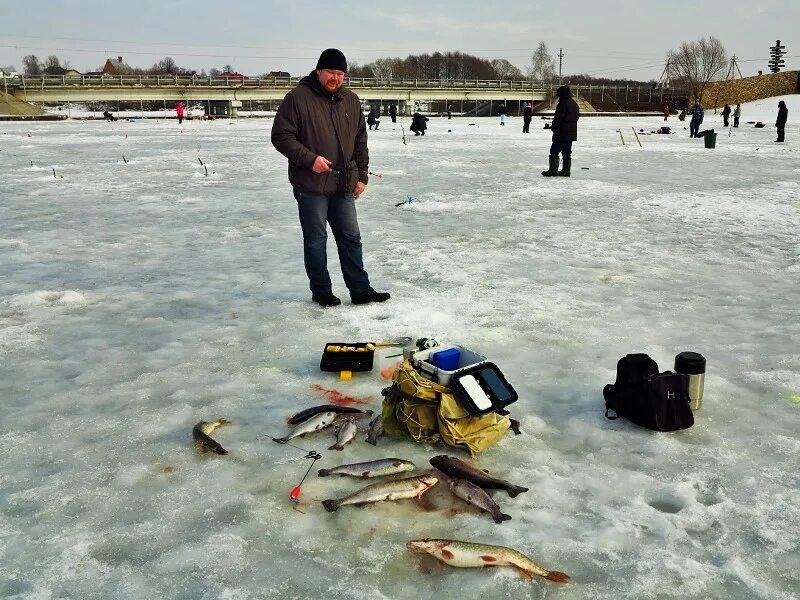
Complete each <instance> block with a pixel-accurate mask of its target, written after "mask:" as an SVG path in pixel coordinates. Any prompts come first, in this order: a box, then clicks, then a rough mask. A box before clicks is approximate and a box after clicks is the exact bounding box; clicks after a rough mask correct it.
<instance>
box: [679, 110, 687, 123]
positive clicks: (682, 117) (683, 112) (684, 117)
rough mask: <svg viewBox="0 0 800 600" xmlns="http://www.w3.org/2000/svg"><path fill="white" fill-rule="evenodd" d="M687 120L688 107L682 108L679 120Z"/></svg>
mask: <svg viewBox="0 0 800 600" xmlns="http://www.w3.org/2000/svg"><path fill="white" fill-rule="evenodd" d="M685 120H686V109H685V108H682V109H681V112H679V113H678V121H685Z"/></svg>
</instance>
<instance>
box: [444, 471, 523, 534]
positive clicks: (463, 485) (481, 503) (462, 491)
mask: <svg viewBox="0 0 800 600" xmlns="http://www.w3.org/2000/svg"><path fill="white" fill-rule="evenodd" d="M450 491H451V492H453V494H455V495H456V496H458V497H459V498H461V499H462V500H463V501H464V502H469V503H470V504H472V505H473V506H477V507H478V508H480V509H481V510H485V511H486V512H488V513H491V514H492V518H493V519H494V522H495V523H502V522H503V521H508V520H509V519H511V515H507V514H505V513H503V511H501V510H500V507H499V506H497V502H495V501H494V500H492V497H491V496H490V495H489V494H487V493H486V492H485V491H484V490H483V489H482V488H479V487H478V486H477V485H475V484H474V483H472V482H471V481H466V480H465V479H457V478H453V479H451V480H450Z"/></svg>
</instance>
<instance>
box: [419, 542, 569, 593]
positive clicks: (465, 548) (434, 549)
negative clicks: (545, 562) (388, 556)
mask: <svg viewBox="0 0 800 600" xmlns="http://www.w3.org/2000/svg"><path fill="white" fill-rule="evenodd" d="M406 548H408V549H409V550H411V551H412V552H418V553H420V554H430V555H432V556H435V557H436V558H438V559H439V560H440V561H442V562H443V563H446V564H448V565H450V566H451V567H514V568H515V569H517V570H518V571H519V572H520V573H522V574H523V575H525V576H526V577H527V578H528V579H533V576H534V575H538V576H539V577H544V578H545V579H547V580H548V581H552V582H554V583H567V582H568V581H569V575H567V574H566V573H562V572H561V571H548V570H547V569H545V568H544V567H541V566H539V565H537V564H536V563H535V562H533V561H532V560H531V559H530V558H528V557H527V556H525V555H524V554H523V553H522V552H519V551H517V550H514V549H513V548H506V547H505V546H490V545H488V544H475V543H472V542H459V541H456V540H430V539H424V540H412V541H410V542H408V543H407V544H406Z"/></svg>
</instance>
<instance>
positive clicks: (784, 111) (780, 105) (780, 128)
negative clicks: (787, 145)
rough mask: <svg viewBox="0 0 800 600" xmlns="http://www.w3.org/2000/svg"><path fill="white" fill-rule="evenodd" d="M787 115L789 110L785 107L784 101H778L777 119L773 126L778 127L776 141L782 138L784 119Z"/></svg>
mask: <svg viewBox="0 0 800 600" xmlns="http://www.w3.org/2000/svg"><path fill="white" fill-rule="evenodd" d="M788 117H789V110H788V109H787V108H786V102H784V101H783V100H781V101H780V102H778V119H777V120H776V121H775V127H777V128H778V139H777V140H775V141H776V142H782V141H783V139H784V129H785V128H786V119H787V118H788Z"/></svg>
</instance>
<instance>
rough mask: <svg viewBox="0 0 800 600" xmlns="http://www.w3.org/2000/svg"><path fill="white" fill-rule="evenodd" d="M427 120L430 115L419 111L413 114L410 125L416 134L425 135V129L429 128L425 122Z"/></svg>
mask: <svg viewBox="0 0 800 600" xmlns="http://www.w3.org/2000/svg"><path fill="white" fill-rule="evenodd" d="M427 120H428V117H424V116H422V115H421V114H420V112H419V111H417V112H415V113H414V114H413V115H411V127H409V129H410V130H411V131H413V132H414V135H425V130H426V129H427V128H428V126H427V125H426V124H425V122H426V121H427Z"/></svg>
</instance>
